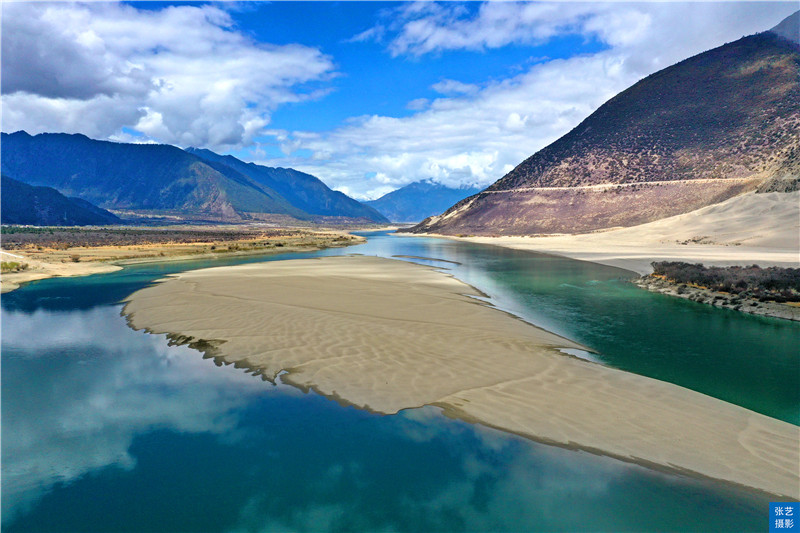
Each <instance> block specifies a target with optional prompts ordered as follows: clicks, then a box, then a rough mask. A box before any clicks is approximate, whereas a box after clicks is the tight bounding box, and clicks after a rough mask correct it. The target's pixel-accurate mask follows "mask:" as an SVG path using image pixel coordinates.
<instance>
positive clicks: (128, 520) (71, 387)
mask: <svg viewBox="0 0 800 533" xmlns="http://www.w3.org/2000/svg"><path fill="white" fill-rule="evenodd" d="M366 235H367V236H368V241H367V243H365V244H363V245H359V246H353V247H349V248H343V249H329V250H322V251H319V252H313V253H305V254H285V255H282V256H269V257H247V258H227V259H224V258H218V259H213V260H205V261H187V262H181V263H153V264H146V265H140V266H135V267H127V268H125V269H124V270H122V271H119V272H114V273H111V274H105V275H97V276H91V277H85V278H62V279H50V280H43V281H39V282H34V283H30V284H28V285H26V286H23V287H22V288H20V289H18V290H17V291H14V292H12V293H7V294H5V295H3V297H2V527H3V530H4V531H6V532H14V531H105V532H109V531H153V532H156V531H165V532H166V531H170V532H174V531H208V532H211V531H242V532H244V531H247V532H251V531H252V532H255V531H275V530H280V531H286V530H292V531H352V530H369V531H378V530H385V531H487V530H506V531H507V530H514V531H519V530H529V531H533V530H539V531H577V530H583V531H664V530H675V531H678V530H680V531H748V530H750V531H763V530H765V529H766V525H767V502H768V501H769V498H768V497H767V496H764V495H761V494H757V493H754V492H752V491H748V490H744V489H739V488H735V487H730V486H726V485H723V484H720V483H716V482H713V481H709V480H700V479H695V478H693V477H687V476H684V475H679V474H676V473H664V472H656V471H652V470H649V469H647V468H644V467H642V466H639V465H635V464H629V463H624V462H621V461H618V460H615V459H611V458H607V457H602V456H597V455H593V454H590V453H587V452H583V451H575V450H568V449H562V448H557V447H552V446H547V445H544V444H539V443H535V442H531V441H528V440H526V439H523V438H520V437H516V436H514V435H508V434H505V433H502V432H499V431H496V430H493V429H489V428H485V427H482V426H479V425H472V424H468V423H465V422H461V421H458V420H451V419H448V418H446V417H444V416H443V415H442V414H441V413H440V411H439V410H438V409H437V408H434V407H425V408H422V409H412V410H407V411H404V412H401V413H399V414H397V415H394V416H382V415H376V414H372V413H368V412H364V411H360V410H358V409H355V408H352V407H342V406H340V405H338V404H337V403H335V402H334V401H331V400H328V399H326V398H323V397H321V396H319V395H316V394H314V393H313V392H312V393H303V392H300V391H298V390H296V389H293V388H291V387H289V386H285V385H277V386H273V385H271V384H270V383H267V382H264V381H262V380H261V379H259V378H257V377H255V376H251V375H249V374H246V373H245V372H244V371H242V370H240V369H237V368H234V367H233V366H222V367H218V366H216V364H215V363H214V361H213V360H211V359H204V358H203V357H202V356H201V354H199V353H198V352H195V351H193V350H191V349H189V348H188V347H186V346H168V345H167V342H166V340H165V338H164V336H157V335H149V334H146V333H143V332H136V331H133V330H131V329H130V328H128V327H127V325H126V324H125V320H124V319H123V318H122V317H121V316H120V309H121V304H120V303H119V302H120V301H121V299H122V298H124V297H126V296H127V295H129V294H130V293H132V292H134V291H135V290H137V289H139V288H141V287H144V286H146V285H147V284H149V283H151V282H152V281H153V280H154V279H157V278H159V277H162V276H164V275H165V274H168V273H170V272H178V271H182V270H188V269H194V268H201V267H205V266H219V265H224V264H241V263H243V262H255V261H264V260H270V261H272V260H281V259H288V258H298V257H313V256H322V255H339V254H349V253H360V254H365V255H379V256H383V257H396V258H398V259H402V260H407V261H414V262H419V263H423V264H428V265H434V266H436V267H439V268H443V269H447V271H448V272H449V273H451V274H453V275H454V276H456V277H457V278H459V279H461V280H463V281H465V282H467V283H469V284H471V285H474V286H475V287H477V288H478V289H480V290H481V291H483V292H484V293H486V294H487V295H488V296H489V301H490V302H491V303H493V304H494V305H496V306H497V307H499V308H501V309H503V310H506V311H509V312H512V313H514V314H515V315H517V316H519V317H521V318H523V319H524V320H526V321H528V322H531V323H533V324H535V325H539V326H541V327H544V328H545V329H549V330H551V331H554V332H556V333H558V334H560V335H563V336H565V337H568V338H570V339H572V340H575V341H577V342H579V343H581V344H583V345H584V346H587V347H588V348H590V349H591V350H592V351H591V352H587V353H584V352H578V353H575V354H574V355H578V356H579V357H584V358H587V359H590V360H593V361H595V362H599V363H602V364H606V365H609V366H613V367H616V368H620V369H624V370H628V371H631V372H635V373H639V374H643V375H647V376H652V377H655V378H658V379H661V380H665V381H670V382H673V383H676V384H679V385H682V386H684V387H688V388H691V389H694V390H697V391H700V392H703V393H705V394H708V395H711V396H715V397H718V398H721V399H723V400H726V401H729V402H732V403H736V404H738V405H741V406H744V407H747V408H749V409H752V410H755V411H758V412H761V413H764V414H766V415H768V416H772V417H775V418H779V419H782V420H786V421H788V422H791V423H793V424H798V417H800V397H799V396H800V355H799V354H798V348H797V339H798V338H800V324H797V323H792V322H788V321H780V320H777V319H769V318H764V317H757V316H752V315H745V314H740V313H737V312H734V311H730V310H724V309H717V308H711V307H709V306H705V305H703V304H697V303H695V302H690V301H687V300H680V299H676V298H670V297H668V296H664V295H659V294H652V293H649V292H646V291H644V290H641V289H638V288H636V287H634V286H633V285H631V284H630V283H627V282H626V279H629V278H630V277H631V273H628V272H626V271H623V270H619V269H615V268H612V267H606V266H602V265H597V264H593V263H587V262H580V261H573V260H569V259H565V258H559V257H553V256H547V255H540V254H531V253H527V252H521V251H516V250H509V249H503V248H498V247H492V246H485V245H475V244H469V243H464V242H456V241H449V240H443V239H433V238H418V237H400V236H395V235H391V234H388V233H385V232H378V233H370V234H366ZM397 256H401V257H397ZM425 258H427V259H425Z"/></svg>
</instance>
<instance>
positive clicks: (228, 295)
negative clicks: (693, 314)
mask: <svg viewBox="0 0 800 533" xmlns="http://www.w3.org/2000/svg"><path fill="white" fill-rule="evenodd" d="M475 295H478V292H477V291H475V290H474V289H473V288H472V287H470V286H468V285H465V284H463V283H461V282H460V281H458V280H456V279H454V278H452V277H451V276H448V275H446V274H444V273H442V272H440V271H437V270H435V269H433V268H429V267H423V266H420V265H415V264H411V263H407V262H403V261H396V260H390V259H382V258H376V257H361V256H355V257H327V258H321V259H301V260H291V261H277V262H269V263H260V264H251V265H240V266H235V267H220V268H210V269H204V270H196V271H191V272H185V273H182V274H178V275H175V276H170V277H169V278H167V279H166V280H164V281H163V282H161V283H158V284H156V285H154V286H152V287H148V288H146V289H143V290H141V291H138V292H137V293H135V294H133V295H132V296H131V297H130V298H129V301H128V303H127V305H126V306H125V309H124V310H123V314H125V315H126V316H127V317H128V319H129V322H130V324H131V325H132V327H134V328H136V329H146V330H148V331H150V332H153V333H167V334H171V336H172V337H173V339H175V340H177V341H178V342H185V343H190V344H191V345H194V346H196V347H198V348H200V349H204V350H206V352H207V353H209V354H210V355H214V356H217V357H220V358H222V359H224V361H225V362H229V363H234V364H236V366H239V367H244V368H248V369H250V370H252V371H255V372H258V373H261V374H262V375H263V376H264V377H266V378H267V379H275V377H276V376H277V375H278V374H279V373H280V372H286V374H284V375H283V376H282V380H283V381H284V382H286V383H290V384H292V385H295V386H297V387H300V388H303V389H314V390H316V391H318V392H320V393H321V394H324V395H327V396H329V397H333V398H335V399H337V400H339V401H342V402H345V403H349V404H353V405H356V406H359V407H363V408H367V409H371V410H374V411H377V412H380V413H396V412H397V411H399V410H402V409H407V408H414V407H420V406H423V405H431V404H433V405H438V406H441V407H442V408H443V409H444V410H445V412H447V413H448V414H450V415H452V416H457V417H459V418H463V419H466V420H470V421H477V422H481V423H483V424H486V425H490V426H493V427H497V428H500V429H503V430H506V431H511V432H514V433H517V434H520V435H525V436H527V437H529V438H532V439H535V440H539V441H542V442H547V443H553V444H557V445H560V446H569V447H575V448H581V449H588V450H591V451H595V452H599V453H604V454H608V455H612V456H615V457H619V458H622V459H625V460H629V461H636V462H641V463H645V464H650V465H657V466H661V467H667V468H671V469H678V470H684V471H687V472H692V473H696V474H700V475H704V476H709V477H713V478H717V479H721V480H725V481H729V482H733V483H737V484H742V485H746V486H749V487H754V488H757V489H760V490H764V491H767V492H771V493H773V494H777V495H782V496H787V497H792V498H795V499H796V498H797V497H798V496H800V428H798V427H797V426H794V425H791V424H788V423H785V422H782V421H779V420H775V419H772V418H769V417H766V416H763V415H760V414H757V413H754V412H752V411H748V410H746V409H744V408H741V407H738V406H735V405H732V404H729V403H726V402H723V401H721V400H717V399H715V398H711V397H709V396H705V395H703V394H699V393H696V392H693V391H690V390H688V389H684V388H682V387H679V386H676V385H673V384H670V383H665V382H661V381H657V380H654V379H650V378H646V377H643V376H638V375H635V374H630V373H627V372H623V371H620V370H615V369H612V368H607V367H604V366H601V365H597V364H593V363H590V362H587V361H583V360H579V359H577V358H572V357H568V356H565V355H563V354H561V353H559V352H558V351H556V348H580V346H578V345H576V344H575V343H572V342H570V341H569V340H567V339H564V338H562V337H559V336H557V335H554V334H552V333H549V332H546V331H543V330H541V329H538V328H536V327H533V326H531V325H530V324H527V323H525V322H523V321H521V320H518V319H516V318H514V317H512V316H510V315H508V314H506V313H503V312H501V311H498V310H497V309H494V308H492V307H491V306H489V305H486V304H484V303H482V302H479V301H477V300H475V299H473V298H470V296H475ZM192 343H196V344H192Z"/></svg>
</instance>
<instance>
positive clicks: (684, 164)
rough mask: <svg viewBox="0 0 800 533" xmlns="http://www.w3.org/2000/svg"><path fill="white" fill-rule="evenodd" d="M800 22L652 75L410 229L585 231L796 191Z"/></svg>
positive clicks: (785, 23)
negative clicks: (744, 196)
mask: <svg viewBox="0 0 800 533" xmlns="http://www.w3.org/2000/svg"><path fill="white" fill-rule="evenodd" d="M798 16H799V15H798V13H795V14H794V15H792V16H791V17H789V18H788V19H786V20H784V21H783V22H782V23H781V24H779V25H778V26H776V28H775V29H774V30H773V31H768V32H763V33H760V34H756V35H752V36H749V37H744V38H742V39H739V40H738V41H735V42H732V43H728V44H725V45H723V46H720V47H718V48H715V49H713V50H710V51H707V52H704V53H702V54H699V55H697V56H694V57H692V58H689V59H686V60H684V61H681V62H680V63H677V64H675V65H673V66H671V67H668V68H666V69H664V70H662V71H660V72H657V73H655V74H653V75H651V76H648V77H646V78H644V79H643V80H641V81H639V82H638V83H636V84H635V85H633V86H632V87H630V88H628V89H627V90H625V91H623V92H621V93H620V94H618V95H617V96H615V97H614V98H612V99H611V100H609V101H608V102H606V103H605V104H603V105H602V106H601V107H600V108H599V109H598V110H597V111H595V112H594V113H592V114H591V115H590V116H589V117H588V118H587V119H585V120H584V121H583V122H582V123H581V124H579V125H578V126H577V127H576V128H575V129H573V130H572V131H570V132H569V133H567V134H566V135H564V136H563V137H561V138H560V139H558V140H557V141H555V142H554V143H553V144H551V145H549V146H547V147H545V148H543V149H542V150H540V151H538V152H536V153H535V154H534V155H532V156H531V157H530V158H528V159H527V160H525V161H523V162H522V163H521V164H520V165H519V166H517V167H516V168H515V169H514V170H512V171H511V172H509V173H508V174H506V175H505V176H504V177H503V178H502V179H500V180H498V181H497V182H495V183H494V184H493V185H491V186H490V187H488V188H487V189H486V190H485V191H484V192H482V193H481V194H479V195H477V196H474V197H472V198H468V199H466V200H463V201H461V202H459V203H457V204H456V205H454V206H453V207H451V208H450V209H449V210H447V212H446V213H444V214H443V215H441V216H434V217H431V218H430V219H428V220H425V221H423V222H422V223H421V224H419V225H418V226H416V227H415V228H413V229H412V230H411V231H415V232H435V233H445V234H456V233H465V234H480V235H492V234H497V235H527V234H546V233H581V232H589V231H593V230H597V229H603V228H610V227H617V226H632V225H637V224H641V223H645V222H650V221H653V220H657V219H660V218H665V217H668V216H672V215H677V214H680V213H685V212H688V211H693V210H695V209H699V208H701V207H704V206H707V205H711V204H715V203H718V202H721V201H724V200H726V199H728V198H731V197H733V196H736V195H738V194H741V193H744V192H747V191H753V190H759V191H788V190H794V189H797V188H798V176H800V141H799V139H800V104H799V102H800V45H799V44H798V42H797V40H798V29H797V28H798Z"/></svg>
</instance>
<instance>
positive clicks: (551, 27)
mask: <svg viewBox="0 0 800 533" xmlns="http://www.w3.org/2000/svg"><path fill="white" fill-rule="evenodd" d="M794 9H796V8H795V6H793V5H790V4H786V3H782V4H768V3H762V2H759V3H687V4H674V3H643V4H630V3H610V4H592V3H510V2H497V3H496V2H489V3H484V4H481V5H480V7H479V8H478V9H477V10H472V11H470V10H468V9H466V8H465V7H464V6H463V5H460V4H450V3H446V4H434V3H429V2H421V3H412V4H403V5H402V6H400V7H399V8H397V9H395V10H394V11H392V12H390V13H389V14H387V15H385V19H383V20H380V21H378V23H377V25H376V26H375V31H374V32H369V31H365V32H362V33H361V34H359V36H358V38H359V40H362V41H363V40H370V39H373V40H377V41H378V42H382V43H384V44H385V46H386V49H387V52H388V53H390V54H392V55H394V56H409V57H414V58H417V60H419V61H424V60H425V56H426V55H428V54H443V53H447V52H448V51H451V50H476V51H477V50H490V49H497V48H500V47H503V46H507V45H511V44H514V45H536V44H542V43H545V42H547V41H550V40H552V39H553V38H556V37H558V36H564V35H578V36H582V37H583V38H584V39H586V40H587V41H591V40H594V41H597V42H598V43H599V44H600V46H599V51H597V52H595V53H591V54H584V55H578V56H573V57H571V58H569V59H556V60H546V59H543V58H539V59H538V60H537V62H536V64H533V65H530V66H528V67H527V68H526V70H524V71H523V72H522V73H521V74H517V75H515V76H513V77H509V78H506V79H504V80H499V81H487V82H484V83H479V84H476V83H466V82H464V81H460V80H453V79H447V80H441V81H440V82H439V83H437V84H435V85H434V86H433V87H431V88H432V89H433V90H435V91H437V92H439V94H441V95H442V97H441V98H437V99H434V100H432V101H429V100H423V99H419V98H410V99H409V102H408V103H407V106H406V108H407V109H409V110H412V111H416V113H414V114H412V115H411V116H407V117H389V116H377V115H374V116H363V117H355V118H353V119H351V120H350V121H349V122H348V123H347V124H345V125H343V126H342V127H340V128H337V129H335V130H333V131H330V132H324V133H318V132H314V133H308V132H292V131H284V132H281V138H282V139H283V141H282V143H284V144H285V145H287V146H288V145H289V142H290V141H291V140H295V141H296V143H295V144H293V145H292V150H290V151H289V152H288V153H289V154H293V153H295V151H297V150H300V149H307V150H311V151H312V152H313V153H314V154H318V153H319V154H323V153H324V154H325V158H324V164H322V161H321V159H322V158H320V160H316V159H315V158H312V159H311V160H309V159H303V158H298V157H291V156H290V157H288V158H286V159H283V160H280V161H274V160H273V161H269V160H265V161H262V162H263V163H265V164H279V165H283V166H287V165H288V166H294V167H296V168H301V169H302V170H304V171H306V172H310V173H312V174H315V175H317V176H319V177H321V178H322V179H323V180H325V181H326V182H327V183H328V184H329V185H331V186H333V187H334V188H338V189H340V190H342V191H347V192H348V193H349V194H353V195H355V196H356V197H359V198H367V199H369V198H374V197H376V196H377V195H379V194H380V192H381V191H385V190H386V186H387V184H391V185H392V186H393V187H395V188H396V187H400V186H402V185H405V184H407V183H410V182H412V181H417V180H420V179H426V178H433V179H434V180H436V181H439V182H441V183H444V184H446V185H450V186H459V185H479V186H487V185H489V184H491V183H493V182H494V181H496V180H497V179H499V178H501V177H502V176H503V175H504V174H505V173H507V172H508V171H510V170H512V169H513V168H514V167H515V166H516V165H518V164H519V163H521V162H522V161H523V160H524V159H526V158H527V157H529V156H530V155H532V154H533V153H534V152H536V151H537V150H539V149H541V148H543V147H544V146H546V145H547V144H549V143H550V142H552V141H554V140H555V139H557V138H558V137H560V136H561V135H563V134H565V133H566V132H568V131H569V130H570V129H571V128H573V127H575V126H576V125H578V124H579V123H580V121H581V120H582V119H584V118H585V117H587V116H588V115H589V114H591V113H592V112H593V111H594V110H595V109H597V107H599V106H600V105H601V104H602V103H604V102H605V101H606V100H608V99H609V98H610V97H611V96H613V95H615V94H617V93H618V92H620V91H622V90H624V89H625V88H627V87H629V86H630V85H632V84H633V83H635V82H636V81H638V80H639V79H641V78H643V77H645V76H647V75H649V74H651V73H653V72H656V71H657V70H660V69H662V68H665V67H667V66H670V65H672V64H674V63H676V62H678V61H680V60H682V59H685V58H687V57H690V56H692V55H694V54H697V53H700V52H703V51H705V50H708V49H710V48H714V47H716V46H719V45H722V44H724V43H725V42H730V41H733V40H736V39H738V38H740V37H742V36H743V35H748V34H752V33H756V32H759V31H763V30H765V29H768V28H770V27H771V26H772V25H774V24H776V23H777V22H779V21H780V20H781V19H782V18H783V17H785V16H787V15H789V14H790V13H791V12H792V11H793V10H794ZM379 175H380V176H383V177H384V179H383V180H382V181H381V182H379V181H378V180H377V179H376V176H379ZM387 178H388V180H387Z"/></svg>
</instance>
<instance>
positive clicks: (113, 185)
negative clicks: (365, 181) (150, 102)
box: [0, 131, 386, 222]
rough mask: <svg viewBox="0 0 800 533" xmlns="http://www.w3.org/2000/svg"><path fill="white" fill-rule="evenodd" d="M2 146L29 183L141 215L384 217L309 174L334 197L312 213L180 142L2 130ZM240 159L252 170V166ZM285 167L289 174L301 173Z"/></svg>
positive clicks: (3, 163)
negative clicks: (134, 141) (130, 141)
mask: <svg viewBox="0 0 800 533" xmlns="http://www.w3.org/2000/svg"><path fill="white" fill-rule="evenodd" d="M0 148H1V149H2V158H1V159H0V168H1V169H2V172H3V173H4V174H7V175H9V176H13V177H14V178H15V179H17V180H19V181H22V182H24V183H27V184H29V185H38V186H46V187H52V188H54V189H56V190H58V191H59V192H61V193H62V194H65V195H66V196H76V197H79V198H82V199H84V200H86V201H88V202H91V203H93V204H96V205H99V206H100V207H104V208H107V209H115V210H121V211H131V212H134V213H136V214H137V215H145V216H162V215H170V216H178V217H180V218H182V219H188V220H216V221H230V222H238V221H246V220H259V219H265V218H269V217H272V216H274V215H278V216H280V217H284V218H285V217H292V218H294V219H300V220H312V219H319V218H320V215H323V216H333V217H346V218H348V219H360V220H367V221H378V222H386V220H385V219H384V218H383V217H382V216H381V215H380V214H378V213H377V212H375V211H373V210H372V209H370V208H368V207H364V206H361V204H359V203H358V202H356V201H355V200H353V199H351V198H349V197H347V196H345V195H344V194H342V193H335V192H333V191H330V189H327V187H325V185H324V184H322V182H319V180H316V178H314V177H313V176H308V175H307V174H304V175H303V176H307V177H308V178H309V180H316V181H317V182H319V185H321V186H322V187H324V188H325V189H326V190H327V191H328V192H329V193H330V197H331V199H332V200H331V202H330V204H331V205H330V206H329V209H327V210H326V211H324V212H322V210H312V211H310V212H309V211H306V210H305V209H304V208H303V207H300V206H298V205H294V204H293V202H292V201H290V200H289V199H287V198H285V197H284V196H283V195H282V194H281V193H279V192H278V191H276V190H275V189H273V188H272V187H270V185H269V184H268V183H272V184H274V185H276V186H278V187H280V188H281V189H282V190H286V189H287V188H288V189H291V188H292V186H293V185H292V184H288V185H287V184H283V183H280V179H279V177H276V178H275V179H273V180H272V181H271V182H268V181H267V180H260V178H259V180H256V179H253V178H251V177H250V176H248V175H246V174H244V173H242V172H240V171H238V170H236V169H234V168H231V166H228V165H227V164H224V163H223V162H220V161H214V160H210V159H206V158H201V157H199V156H198V155H195V154H192V153H189V152H186V151H184V150H181V149H180V148H178V147H175V146H169V145H161V144H126V143H115V142H108V141H97V140H93V139H89V138H88V137H86V136H84V135H79V134H76V135H69V134H65V133H42V134H39V135H35V136H31V135H28V134H27V133H25V132H24V131H18V132H16V133H12V134H7V133H3V134H2V144H0ZM223 159H224V158H223ZM232 159H233V158H232ZM237 161H238V160H235V161H228V162H231V163H232V164H236V162H237ZM238 163H241V166H243V167H247V164H246V163H242V162H241V161H238ZM237 166H239V165H238V164H237ZM248 168H249V167H248ZM262 168H263V167H262ZM279 170H283V171H284V172H285V173H286V174H291V173H293V172H296V171H292V170H291V169H279ZM253 174H254V175H256V173H255V172H254V173H253ZM297 174H302V173H297ZM295 196H297V195H295ZM293 198H294V196H293ZM337 202H338V203H337ZM353 204H355V207H352V206H353ZM302 205H303V206H306V205H307V203H306V204H302ZM341 206H346V207H347V208H342V207H341ZM322 221H324V219H323V220H322Z"/></svg>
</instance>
